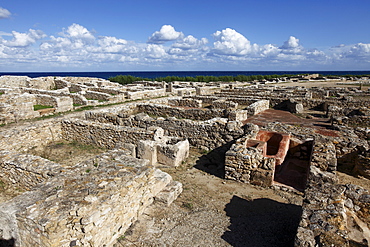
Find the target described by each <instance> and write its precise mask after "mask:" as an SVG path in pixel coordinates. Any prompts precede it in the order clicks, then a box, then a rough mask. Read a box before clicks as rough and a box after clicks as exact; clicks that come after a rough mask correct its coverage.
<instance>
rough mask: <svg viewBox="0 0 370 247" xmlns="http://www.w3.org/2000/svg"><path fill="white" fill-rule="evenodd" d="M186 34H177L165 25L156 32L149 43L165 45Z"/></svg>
mask: <svg viewBox="0 0 370 247" xmlns="http://www.w3.org/2000/svg"><path fill="white" fill-rule="evenodd" d="M183 35H184V34H183V33H182V32H177V31H176V30H175V28H174V27H173V26H171V25H163V26H162V27H161V29H160V30H159V31H156V32H154V33H153V34H152V36H150V37H149V39H148V43H154V44H163V43H165V42H167V41H173V40H176V39H179V38H181V37H182V36H183Z"/></svg>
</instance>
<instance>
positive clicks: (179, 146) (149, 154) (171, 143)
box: [137, 136, 189, 167]
mask: <svg viewBox="0 0 370 247" xmlns="http://www.w3.org/2000/svg"><path fill="white" fill-rule="evenodd" d="M188 156H189V141H188V140H183V139H181V138H174V137H168V136H167V137H162V138H158V139H157V140H154V141H152V140H140V141H139V143H138V145H137V157H138V158H141V159H147V160H149V164H151V165H157V164H158V163H159V164H163V165H167V166H175V167H176V166H179V165H180V164H181V163H182V162H183V161H184V160H185V159H186V158H187V157H188Z"/></svg>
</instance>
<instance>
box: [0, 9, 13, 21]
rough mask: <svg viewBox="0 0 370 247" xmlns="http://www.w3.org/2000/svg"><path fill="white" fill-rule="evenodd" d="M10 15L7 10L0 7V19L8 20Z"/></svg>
mask: <svg viewBox="0 0 370 247" xmlns="http://www.w3.org/2000/svg"><path fill="white" fill-rule="evenodd" d="M11 15H12V14H11V13H10V11H9V10H7V9H4V8H2V7H0V19H6V18H9V17H10V16H11Z"/></svg>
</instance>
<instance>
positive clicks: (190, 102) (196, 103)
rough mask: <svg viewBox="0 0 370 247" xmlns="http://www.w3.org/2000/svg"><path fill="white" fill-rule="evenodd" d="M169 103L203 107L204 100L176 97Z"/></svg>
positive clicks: (171, 104)
mask: <svg viewBox="0 0 370 247" xmlns="http://www.w3.org/2000/svg"><path fill="white" fill-rule="evenodd" d="M168 104H169V105H170V106H185V107H194V108H201V107H202V101H201V100H194V99H186V98H185V99H183V98H175V99H169V100H168Z"/></svg>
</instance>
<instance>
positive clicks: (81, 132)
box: [62, 119, 163, 148]
mask: <svg viewBox="0 0 370 247" xmlns="http://www.w3.org/2000/svg"><path fill="white" fill-rule="evenodd" d="M62 132H63V138H64V139H66V140H75V141H79V142H82V143H85V144H93V145H97V146H100V147H105V148H114V147H115V146H116V145H117V143H120V142H126V143H132V144H137V143H138V141H139V140H154V139H155V138H157V137H158V138H159V137H160V136H162V135H163V132H162V131H158V127H154V126H153V127H149V128H146V129H144V128H138V127H126V126H115V125H111V124H104V123H97V122H90V121H85V120H80V119H65V120H63V121H62Z"/></svg>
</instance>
